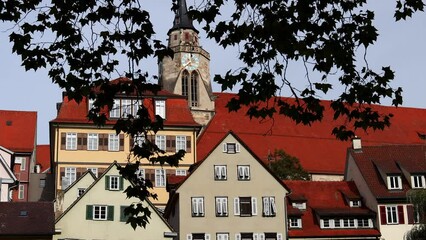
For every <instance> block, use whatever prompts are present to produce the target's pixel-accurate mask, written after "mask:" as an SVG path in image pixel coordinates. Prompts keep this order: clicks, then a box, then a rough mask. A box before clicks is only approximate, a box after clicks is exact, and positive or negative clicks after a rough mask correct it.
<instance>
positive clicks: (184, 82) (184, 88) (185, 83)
mask: <svg viewBox="0 0 426 240" xmlns="http://www.w3.org/2000/svg"><path fill="white" fill-rule="evenodd" d="M188 78H189V73H188V71H186V70H184V71H183V73H182V96H188Z"/></svg>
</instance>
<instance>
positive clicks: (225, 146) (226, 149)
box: [222, 143, 228, 152]
mask: <svg viewBox="0 0 426 240" xmlns="http://www.w3.org/2000/svg"><path fill="white" fill-rule="evenodd" d="M222 151H223V152H227V151H228V147H227V145H226V143H224V144H223V149H222Z"/></svg>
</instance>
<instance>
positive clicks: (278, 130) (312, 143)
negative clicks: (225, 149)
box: [197, 93, 426, 175]
mask: <svg viewBox="0 0 426 240" xmlns="http://www.w3.org/2000/svg"><path fill="white" fill-rule="evenodd" d="M215 95H216V96H217V99H216V102H215V106H216V114H215V116H214V117H213V119H212V120H211V122H210V123H209V125H208V126H207V128H206V129H205V130H204V131H203V133H202V134H201V135H200V137H199V138H198V141H197V153H198V160H202V159H204V158H205V157H206V156H207V155H208V153H209V152H210V151H211V150H212V149H213V147H214V146H216V144H217V142H218V141H220V140H221V139H222V137H223V136H224V135H225V134H226V133H227V132H228V131H233V132H235V133H236V134H237V135H238V136H239V137H240V138H241V139H242V140H243V141H244V142H245V143H246V144H247V146H248V147H249V148H250V149H251V150H252V151H253V152H254V153H255V154H256V155H257V156H258V157H259V158H260V159H262V160H263V161H265V162H266V161H267V159H268V154H273V152H274V150H276V149H283V150H284V151H286V152H287V153H288V154H290V155H292V156H295V157H297V158H299V160H300V162H301V164H302V166H303V167H304V168H305V169H306V170H307V171H308V172H310V173H322V174H340V175H343V173H344V168H345V162H346V150H347V148H348V147H350V146H351V142H344V141H340V140H337V139H336V138H335V136H333V135H331V132H332V129H333V128H334V127H336V126H340V125H341V124H342V123H343V119H338V120H337V121H334V120H333V115H334V112H333V111H332V110H331V109H330V107H329V104H330V101H323V103H324V106H325V110H324V117H323V120H322V121H321V122H315V123H312V124H311V126H305V125H302V124H296V123H295V122H293V121H292V120H291V119H289V118H288V117H285V116H283V115H279V114H276V115H274V118H273V119H269V120H259V119H256V118H253V119H250V118H249V117H248V116H247V115H246V112H247V109H248V108H247V107H242V108H241V109H240V110H239V111H238V112H228V109H227V108H226V104H227V103H228V102H229V100H230V99H231V98H232V97H236V94H231V93H215ZM289 100H292V99H289ZM374 108H375V109H377V110H379V111H380V112H382V113H393V114H394V117H393V118H392V119H391V123H392V125H391V127H389V128H387V129H385V130H384V131H372V130H371V131H369V132H368V133H365V132H364V131H363V130H360V129H358V130H356V131H355V133H356V135H357V136H359V137H361V138H362V142H363V145H378V144H398V143H410V144H411V143H423V142H424V140H422V139H421V138H420V137H419V134H420V133H422V132H426V110H425V109H416V108H402V107H399V108H395V107H386V106H378V105H375V106H374Z"/></svg>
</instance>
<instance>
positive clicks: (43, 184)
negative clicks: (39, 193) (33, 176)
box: [39, 179, 46, 188]
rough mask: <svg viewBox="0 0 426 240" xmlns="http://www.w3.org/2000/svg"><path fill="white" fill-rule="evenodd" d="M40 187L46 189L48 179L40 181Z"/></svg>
mask: <svg viewBox="0 0 426 240" xmlns="http://www.w3.org/2000/svg"><path fill="white" fill-rule="evenodd" d="M39 187H40V188H44V187H46V179H40V184H39Z"/></svg>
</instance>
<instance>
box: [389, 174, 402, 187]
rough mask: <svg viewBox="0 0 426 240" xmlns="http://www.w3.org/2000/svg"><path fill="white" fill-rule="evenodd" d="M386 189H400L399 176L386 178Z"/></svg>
mask: <svg viewBox="0 0 426 240" xmlns="http://www.w3.org/2000/svg"><path fill="white" fill-rule="evenodd" d="M387 180H388V189H389V190H399V189H402V182H401V176H396V175H394V176H388V177H387Z"/></svg>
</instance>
